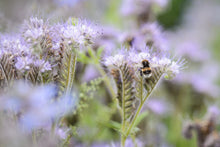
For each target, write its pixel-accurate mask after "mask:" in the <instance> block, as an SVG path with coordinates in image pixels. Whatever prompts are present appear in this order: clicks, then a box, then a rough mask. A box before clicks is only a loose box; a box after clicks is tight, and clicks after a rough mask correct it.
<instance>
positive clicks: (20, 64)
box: [15, 56, 33, 70]
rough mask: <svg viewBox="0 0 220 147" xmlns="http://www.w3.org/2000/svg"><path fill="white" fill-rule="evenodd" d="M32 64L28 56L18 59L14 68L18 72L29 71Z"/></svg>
mask: <svg viewBox="0 0 220 147" xmlns="http://www.w3.org/2000/svg"><path fill="white" fill-rule="evenodd" d="M32 63H33V59H32V58H30V57H28V56H26V57H18V58H17V62H16V63H15V67H16V68H17V69H18V70H29V69H30V66H31V64H32Z"/></svg>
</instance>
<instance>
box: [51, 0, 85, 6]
mask: <svg viewBox="0 0 220 147" xmlns="http://www.w3.org/2000/svg"><path fill="white" fill-rule="evenodd" d="M80 1H82V0H54V2H55V3H56V4H57V5H58V6H70V7H73V6H75V5H76V4H77V3H78V2H80Z"/></svg>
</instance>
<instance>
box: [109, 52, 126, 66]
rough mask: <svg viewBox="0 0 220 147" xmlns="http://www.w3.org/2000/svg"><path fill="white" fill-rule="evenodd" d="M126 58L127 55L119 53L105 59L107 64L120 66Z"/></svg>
mask: <svg viewBox="0 0 220 147" xmlns="http://www.w3.org/2000/svg"><path fill="white" fill-rule="evenodd" d="M124 60H125V55H122V54H117V55H115V56H110V57H107V58H106V59H105V65H106V66H112V65H116V66H120V65H122V63H123V62H124Z"/></svg>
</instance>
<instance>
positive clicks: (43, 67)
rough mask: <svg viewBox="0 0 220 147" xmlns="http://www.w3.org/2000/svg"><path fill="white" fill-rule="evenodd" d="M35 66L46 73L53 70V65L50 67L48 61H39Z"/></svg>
mask: <svg viewBox="0 0 220 147" xmlns="http://www.w3.org/2000/svg"><path fill="white" fill-rule="evenodd" d="M34 65H35V66H37V67H39V68H40V71H41V72H45V71H48V70H52V68H51V65H50V63H49V62H48V61H44V60H37V61H36V62H35V63H34Z"/></svg>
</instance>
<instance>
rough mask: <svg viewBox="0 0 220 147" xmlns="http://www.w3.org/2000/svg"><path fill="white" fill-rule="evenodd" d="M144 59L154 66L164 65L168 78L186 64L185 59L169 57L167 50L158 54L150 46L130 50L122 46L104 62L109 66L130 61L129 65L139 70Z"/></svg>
mask: <svg viewBox="0 0 220 147" xmlns="http://www.w3.org/2000/svg"><path fill="white" fill-rule="evenodd" d="M144 59H147V60H148V61H149V62H150V66H151V67H153V68H155V67H162V70H164V73H165V77H166V78H173V77H175V76H176V74H178V73H179V72H180V71H181V70H182V69H183V68H184V65H185V62H184V60H181V59H179V60H177V61H175V60H173V59H171V58H169V56H166V52H164V53H163V54H162V53H161V54H158V53H154V52H152V51H151V50H150V49H148V48H142V49H141V50H137V49H135V48H133V49H130V50H129V51H127V49H126V48H121V49H120V50H119V51H118V53H117V54H115V55H112V56H106V57H105V59H104V64H105V65H106V66H109V67H112V66H113V67H114V66H116V67H119V66H120V65H123V64H125V63H128V64H129V65H133V67H134V68H135V70H138V69H139V68H140V67H141V66H142V65H141V62H142V61H143V60H144Z"/></svg>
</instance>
